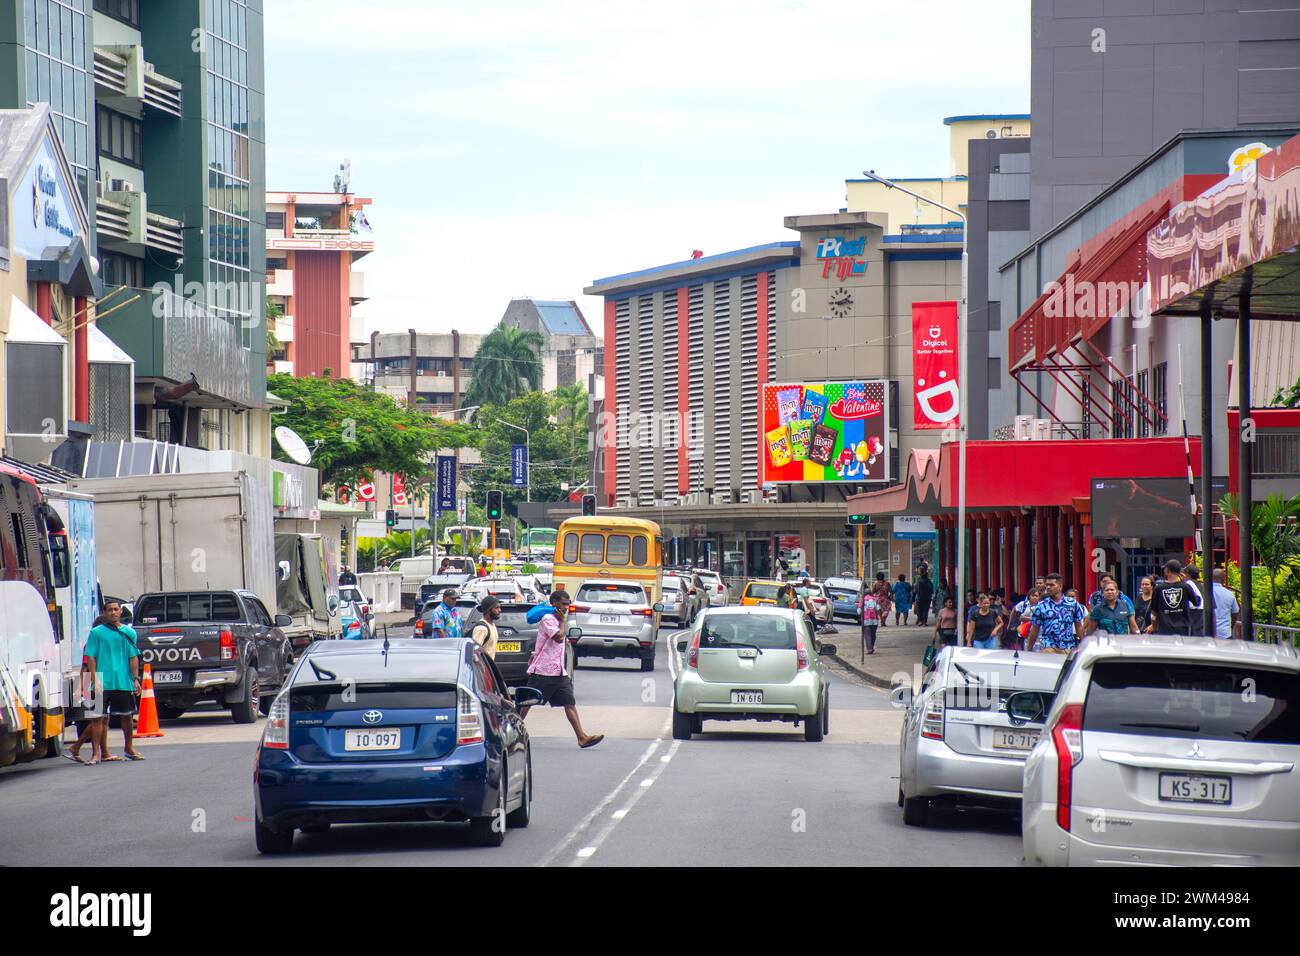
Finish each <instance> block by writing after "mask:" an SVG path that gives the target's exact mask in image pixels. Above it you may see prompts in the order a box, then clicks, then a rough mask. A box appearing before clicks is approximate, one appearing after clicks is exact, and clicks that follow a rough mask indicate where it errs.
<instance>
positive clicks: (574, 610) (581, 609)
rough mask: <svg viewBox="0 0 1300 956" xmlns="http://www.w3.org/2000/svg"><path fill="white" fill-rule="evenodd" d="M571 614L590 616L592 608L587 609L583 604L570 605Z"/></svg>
mask: <svg viewBox="0 0 1300 956" xmlns="http://www.w3.org/2000/svg"><path fill="white" fill-rule="evenodd" d="M569 613H570V614H590V613H591V608H589V607H586V606H584V605H582V604H570V605H569Z"/></svg>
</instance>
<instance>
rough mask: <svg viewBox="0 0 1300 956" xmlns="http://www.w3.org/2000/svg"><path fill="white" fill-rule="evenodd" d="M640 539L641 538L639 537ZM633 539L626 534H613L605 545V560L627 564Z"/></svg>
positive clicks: (609, 562) (608, 562)
mask: <svg viewBox="0 0 1300 956" xmlns="http://www.w3.org/2000/svg"><path fill="white" fill-rule="evenodd" d="M638 540H639V539H638ZM630 548H631V539H629V538H628V536H627V535H625V534H611V535H610V536H609V541H608V542H607V543H606V545H605V562H606V563H607V564H618V565H623V564H627V556H628V551H629V549H630Z"/></svg>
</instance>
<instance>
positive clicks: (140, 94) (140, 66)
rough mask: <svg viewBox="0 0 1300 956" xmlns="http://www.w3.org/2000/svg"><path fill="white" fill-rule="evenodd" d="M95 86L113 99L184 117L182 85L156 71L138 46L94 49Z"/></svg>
mask: <svg viewBox="0 0 1300 956" xmlns="http://www.w3.org/2000/svg"><path fill="white" fill-rule="evenodd" d="M95 87H96V89H97V90H99V91H102V92H103V93H105V94H107V95H108V96H110V97H111V96H125V97H129V98H130V99H133V100H138V101H139V102H140V103H141V104H142V105H144V106H148V107H150V108H152V109H156V110H161V111H162V112H164V113H169V114H171V115H172V116H176V117H179V116H180V115H181V92H182V90H183V88H184V87H183V85H182V84H181V83H180V81H178V80H174V79H172V78H171V77H170V76H165V75H163V74H162V73H159V72H158V71H157V70H156V69H154V65H153V64H152V63H150V62H148V61H147V60H145V59H144V48H143V47H141V46H138V45H135V46H116V45H108V46H97V47H95Z"/></svg>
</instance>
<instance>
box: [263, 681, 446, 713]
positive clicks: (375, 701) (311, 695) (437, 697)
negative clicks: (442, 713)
mask: <svg viewBox="0 0 1300 956" xmlns="http://www.w3.org/2000/svg"><path fill="white" fill-rule="evenodd" d="M455 706H456V687H455V685H452V684H355V685H346V684H326V685H323V686H318V687H294V688H293V689H292V690H290V691H289V710H290V711H295V710H296V711H308V710H369V709H371V708H375V709H382V708H385V707H386V708H389V709H392V710H404V709H405V710H420V709H424V710H446V709H450V708H453V707H455Z"/></svg>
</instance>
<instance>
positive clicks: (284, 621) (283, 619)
mask: <svg viewBox="0 0 1300 956" xmlns="http://www.w3.org/2000/svg"><path fill="white" fill-rule="evenodd" d="M275 626H276V627H292V626H293V618H291V617H290V616H289V615H288V614H277V615H276V616H275Z"/></svg>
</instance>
